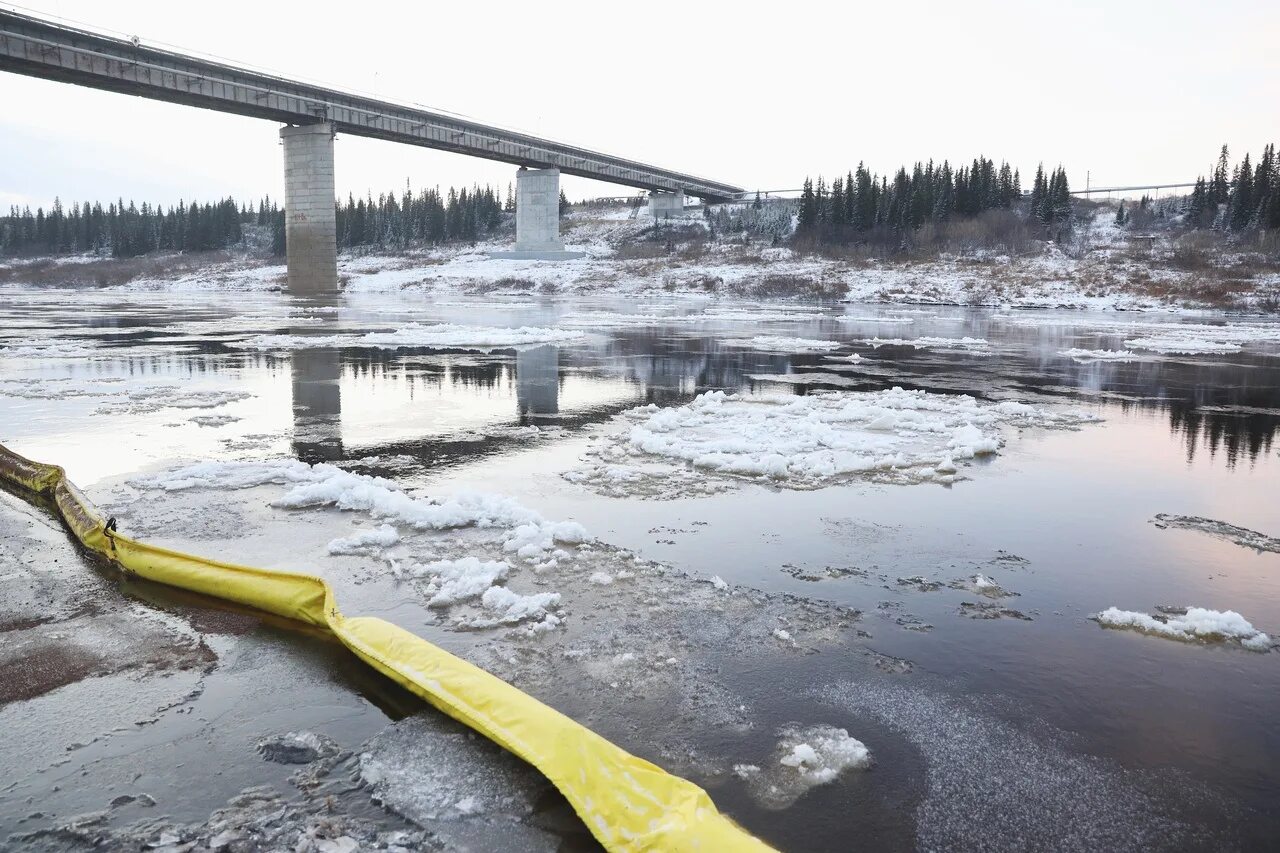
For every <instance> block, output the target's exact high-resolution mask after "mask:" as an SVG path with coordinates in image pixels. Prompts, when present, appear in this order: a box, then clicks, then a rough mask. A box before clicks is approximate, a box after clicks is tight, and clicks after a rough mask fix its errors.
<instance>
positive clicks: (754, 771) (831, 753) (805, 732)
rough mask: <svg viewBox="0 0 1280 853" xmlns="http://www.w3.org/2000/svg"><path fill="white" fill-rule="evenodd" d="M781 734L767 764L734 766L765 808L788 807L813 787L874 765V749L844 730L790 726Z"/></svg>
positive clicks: (735, 770)
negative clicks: (871, 749) (872, 757)
mask: <svg viewBox="0 0 1280 853" xmlns="http://www.w3.org/2000/svg"><path fill="white" fill-rule="evenodd" d="M779 734H780V738H779V740H778V745H777V747H776V748H775V749H774V755H773V758H772V759H771V761H770V762H768V763H767V765H766V767H764V768H761V767H759V766H757V765H754V764H738V765H735V766H734V768H733V770H734V774H735V775H736V776H738V777H739V778H741V779H743V780H744V781H745V782H746V783H747V788H748V790H750V792H751V795H752V796H753V797H755V798H756V799H757V800H758V801H759V802H760V803H761V805H763V806H765V807H766V808H771V809H785V808H787V807H788V806H790V805H791V804H792V803H794V802H795V801H796V800H798V799H800V798H801V797H802V796H804V794H805V793H806V792H807V791H809V790H810V789H811V788H815V787H817V786H819V785H826V784H829V783H831V782H834V781H835V780H836V779H838V778H839V777H840V776H841V774H843V773H844V772H845V771H847V770H862V769H866V768H867V767H870V766H871V751H870V750H868V749H867V747H866V746H865V745H864V744H863V743H862V741H860V740H858V739H857V738H853V737H850V736H849V733H848V732H847V731H845V730H844V729H838V728H835V727H834V726H826V725H818V726H809V727H807V728H799V727H796V726H791V727H788V728H785V729H783V730H782V731H781V732H780V733H779Z"/></svg>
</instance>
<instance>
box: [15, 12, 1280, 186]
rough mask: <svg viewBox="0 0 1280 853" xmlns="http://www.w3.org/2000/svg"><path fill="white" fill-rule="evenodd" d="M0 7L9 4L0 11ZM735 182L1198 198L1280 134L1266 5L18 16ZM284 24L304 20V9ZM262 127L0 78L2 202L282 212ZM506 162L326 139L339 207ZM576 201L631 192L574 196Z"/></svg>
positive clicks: (273, 155)
mask: <svg viewBox="0 0 1280 853" xmlns="http://www.w3.org/2000/svg"><path fill="white" fill-rule="evenodd" d="M0 5H8V4H4V3H3V2H0ZM23 5H25V6H28V7H32V8H34V9H36V10H38V11H39V12H43V13H46V14H48V15H57V16H62V17H65V18H70V19H73V20H75V21H78V22H82V23H83V24H87V25H90V26H91V28H96V29H103V30H112V31H117V32H122V33H125V34H129V35H133V34H136V35H137V36H138V37H139V38H141V39H142V41H143V42H144V43H151V44H157V45H159V44H161V43H163V44H166V45H175V46H180V47H182V48H185V49H190V50H193V51H197V52H201V53H205V54H213V55H217V56H221V57H225V58H229V59H232V60H235V61H239V62H244V63H248V64H253V65H256V66H260V67H265V68H269V69H272V70H274V71H277V72H280V73H283V74H286V75H291V76H298V77H304V78H310V79H313V80H317V81H322V82H328V83H332V84H336V85H339V86H342V87H344V88H350V89H356V90H363V91H367V92H371V93H376V94H380V95H384V96H386V97H390V98H397V99H404V100H410V101H414V102H417V103H420V104H423V105H426V106H431V107H434V108H438V109H445V110H450V111H454V112H458V113H462V114H465V115H467V116H469V117H471V118H474V119H478V120H481V121H485V122H489V123H493V124H500V125H503V126H507V127H514V128H518V129H522V130H526V131H530V132H534V133H538V134H541V135H545V136H548V137H551V138H553V139H558V140H563V141H566V142H570V143H573V144H575V145H580V146H584V147H589V148H596V149H598V150H601V151H604V152H606V153H610V154H616V155H619V156H626V157H631V158H634V159H639V160H643V161H645V162H649V163H652V164H654V165H660V166H664V167H667V168H671V169H677V170H680V171H684V172H690V173H693V174H697V175H702V176H705V177H708V178H712V179H715V180H720V181H724V182H727V183H732V184H737V185H739V186H744V187H749V188H751V189H756V188H761V189H780V188H790V187H795V186H798V185H799V184H800V182H801V180H802V179H803V177H804V176H805V175H806V174H814V175H816V174H818V173H823V174H826V175H828V176H830V175H832V174H835V173H843V172H844V171H845V170H847V169H851V168H853V167H855V166H856V165H857V163H858V161H859V160H862V161H865V162H866V164H867V166H868V167H869V168H872V169H874V170H876V171H880V172H883V171H886V170H892V169H895V168H896V167H897V166H898V165H899V164H902V163H910V162H912V161H915V160H917V159H927V158H929V157H933V158H935V159H938V160H941V159H943V158H949V159H950V160H951V161H952V162H953V163H956V162H959V161H964V162H967V161H969V160H971V159H972V158H973V157H975V156H976V155H978V154H985V155H987V156H989V157H992V158H994V159H995V160H997V161H999V160H1001V159H1008V160H1009V161H1010V162H1011V163H1013V165H1014V166H1016V167H1018V168H1020V169H1021V170H1022V173H1023V176H1024V184H1025V181H1026V179H1027V177H1028V176H1029V174H1030V173H1032V172H1034V170H1035V166H1036V163H1037V162H1038V161H1041V160H1043V161H1044V162H1045V163H1046V165H1056V164H1057V163H1062V164H1063V165H1065V166H1066V168H1067V171H1068V174H1069V176H1070V178H1071V182H1072V186H1073V187H1083V186H1084V184H1085V173H1086V170H1088V171H1090V172H1091V173H1092V183H1093V185H1094V186H1098V185H1106V184H1114V183H1126V184H1134V183H1151V182H1173V181H1183V180H1188V179H1194V178H1195V176H1196V174H1197V173H1200V172H1204V171H1206V170H1207V168H1208V167H1209V164H1210V163H1211V162H1212V160H1213V158H1214V156H1215V154H1216V152H1217V149H1218V147H1219V146H1220V145H1222V144H1223V143H1224V142H1225V143H1227V144H1229V145H1230V146H1231V148H1232V152H1233V155H1238V154H1240V153H1243V152H1244V151H1246V150H1248V151H1251V152H1255V154H1256V152H1257V151H1259V150H1260V149H1261V148H1262V146H1263V144H1265V143H1266V142H1270V141H1277V140H1280V121H1278V117H1280V111H1278V110H1280V50H1277V47H1276V46H1277V45H1278V44H1280V3H1277V2H1274V0H1219V2H1215V3H1212V4H1210V3H1205V2H1180V0H1172V1H1171V0H1160V2H1135V1H1134V0H1109V2H1093V0H1090V2H1070V3H1066V2H1044V3H1033V2H964V3H958V2H938V3H928V2H905V0H898V2H892V3H883V4H877V5H875V6H862V5H857V4H852V3H835V2H831V0H825V2H808V0H786V2H774V3H767V4H754V3H752V4H747V3H742V2H734V3H718V2H689V0H681V2H667V0H648V2H645V3H643V4H639V3H626V4H619V3H601V2H582V3H578V2H565V3H558V2H550V0H544V2H541V3H536V4H534V3H528V2H524V3H514V2H513V3H508V2H500V0H469V2H461V0H450V2H439V0H435V2H426V3H423V2H417V3H412V4H410V3H404V4H401V3H390V2H382V0H362V2H359V3H354V4H353V3H330V2H318V3H309V4H306V5H305V6H303V5H301V4H295V3H270V2H263V0H254V1H253V2H245V0H219V2H218V3H216V4H189V3H175V2H173V0H159V2H152V0H138V1H137V2H131V0H113V2H112V3H110V4H106V3H102V2H101V0H68V1H67V2H57V0H24V3H23ZM295 9H306V10H307V11H306V12H296V11H293V10H295ZM278 141H279V140H278V125H276V124H274V123H272V122H268V121H262V120H259V119H249V118H240V117H237V116H231V115H224V114H221V113H215V112H208V111H205V110H199V109H194V108H191V107H184V106H177V105H173V104H165V103H161V102H156V101H148V100H144V99H141V98H136V97H129V96H125V95H117V94H112V93H107V92H98V91H94V90H90V89H83V88H79V87H75V86H69V85H66V84H63V83H54V82H48V81H43V80H36V79H31V78H26V77H20V76H17V75H14V74H8V73H0V205H4V206H5V207H7V206H8V205H9V204H12V203H18V204H23V203H29V204H32V205H34V204H38V203H39V204H47V203H48V202H49V201H51V200H52V199H53V197H54V196H60V197H61V198H62V199H63V200H64V201H69V200H84V199H93V200H98V199H110V198H114V197H116V196H123V197H125V198H134V199H136V200H138V201H142V200H144V199H146V200H151V201H158V202H162V203H171V202H173V201H176V200H177V199H178V198H180V197H181V198H188V199H189V198H200V199H209V198H213V197H220V196H225V195H232V196H235V197H237V198H257V197H260V196H261V195H263V194H264V193H269V194H271V195H273V196H277V197H279V196H281V194H282V188H283V174H282V166H281V152H280V148H279V145H278ZM514 171H515V169H514V167H512V166H509V165H506V164H502V163H492V162H488V161H484V160H478V159H474V158H469V157H464V156H460V155H456V154H445V153H441V152H436V151H430V150H427V149H423V148H415V147H412V146H407V145H398V144H395V143H390V142H381V141H376V140H368V139H360V138H357V137H351V136H339V138H338V142H337V185H338V191H339V193H340V194H343V195H345V194H346V193H347V192H349V191H351V192H355V193H360V194H362V193H364V192H366V191H368V190H372V191H373V193H374V195H377V193H378V192H380V191H384V190H391V189H399V188H402V187H403V186H404V184H405V180H406V178H407V179H408V180H409V181H410V182H411V184H412V185H413V186H414V187H422V186H429V185H439V186H441V187H444V186H448V185H450V184H454V185H463V184H471V183H476V182H479V183H485V182H492V183H496V184H501V185H502V186H504V187H505V185H506V184H507V183H508V182H509V181H511V180H512V179H513V177H514ZM563 185H564V187H565V189H566V191H567V192H568V194H569V195H570V197H571V198H577V197H581V196H583V195H597V194H624V193H625V192H626V190H625V189H621V188H616V187H611V186H609V185H604V184H597V183H593V182H590V181H585V180H581V179H576V178H572V177H566V178H565V179H564V181H563Z"/></svg>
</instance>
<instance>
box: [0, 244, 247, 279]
mask: <svg viewBox="0 0 1280 853" xmlns="http://www.w3.org/2000/svg"><path fill="white" fill-rule="evenodd" d="M232 257H233V256H232V254H231V253H230V252H225V251H218V252H191V253H187V254H181V255H144V256H142V257H137V258H103V259H101V260H95V261H88V262H85V263H58V262H57V261H54V260H51V259H48V258H45V259H41V260H37V261H30V262H27V263H15V264H13V265H11V266H4V267H0V283H4V284H31V285H36V286H53V287H113V286H116V285H121V284H128V283H129V282H131V281H135V280H138V279H163V278H177V277H178V276H181V275H186V274H188V273H192V272H196V271H197V270H200V269H203V268H205V267H207V266H210V265H213V264H218V263H225V262H227V261H229V260H231V259H232Z"/></svg>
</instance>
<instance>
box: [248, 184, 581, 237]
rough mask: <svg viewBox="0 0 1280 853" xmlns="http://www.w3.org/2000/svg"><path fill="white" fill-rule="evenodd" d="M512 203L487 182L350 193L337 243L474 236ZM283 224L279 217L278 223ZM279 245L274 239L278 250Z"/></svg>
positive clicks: (497, 221)
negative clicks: (445, 188) (444, 189)
mask: <svg viewBox="0 0 1280 853" xmlns="http://www.w3.org/2000/svg"><path fill="white" fill-rule="evenodd" d="M562 202H563V199H562ZM515 209H516V205H515V197H514V196H513V195H512V192H511V189H510V188H508V189H507V199H506V203H505V205H504V204H503V203H502V202H501V201H499V200H498V194H497V193H496V192H495V191H494V189H493V188H492V187H488V186H485V187H479V186H477V187H472V188H471V189H469V190H468V189H467V188H466V187H464V188H462V189H461V190H455V189H453V188H452V187H450V188H449V192H448V193H447V194H445V195H441V193H440V191H439V190H436V189H428V190H421V191H419V192H417V193H414V192H413V191H412V190H410V189H409V188H408V187H407V186H406V187H405V191H404V193H403V194H401V195H400V197H399V198H397V197H396V195H395V194H394V193H388V194H384V195H380V196H378V198H377V199H376V200H375V199H374V198H373V197H372V196H369V197H368V198H367V199H364V198H362V199H356V198H355V197H354V196H351V195H348V196H347V200H346V201H345V202H341V203H339V204H338V210H337V213H338V248H339V249H352V248H357V247H361V246H370V247H376V248H379V249H403V248H406V247H408V246H411V245H424V244H425V245H433V244H438V243H447V242H451V241H454V240H462V241H472V240H478V239H480V238H482V237H485V236H487V235H488V234H490V233H492V232H493V231H495V230H496V229H497V228H498V227H499V226H500V225H501V224H502V214H503V212H504V211H505V212H508V213H514V212H515ZM283 224H284V220H283V218H281V219H280V226H281V227H283ZM273 237H277V235H275V234H273ZM282 239H283V235H278V240H277V239H273V243H276V242H279V240H282ZM283 248H284V245H283V243H282V242H279V246H278V249H279V250H280V252H283Z"/></svg>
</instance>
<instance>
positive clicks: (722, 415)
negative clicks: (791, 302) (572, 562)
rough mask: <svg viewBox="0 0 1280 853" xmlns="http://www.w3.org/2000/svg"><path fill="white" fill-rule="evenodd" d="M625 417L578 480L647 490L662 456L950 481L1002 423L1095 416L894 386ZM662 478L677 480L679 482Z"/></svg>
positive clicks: (695, 405)
mask: <svg viewBox="0 0 1280 853" xmlns="http://www.w3.org/2000/svg"><path fill="white" fill-rule="evenodd" d="M626 417H627V418H629V419H630V420H632V421H635V424H634V426H632V427H631V429H630V430H629V432H626V433H624V434H621V435H619V436H616V437H615V438H614V440H613V443H606V444H605V445H604V446H603V447H598V448H597V449H596V450H595V451H594V452H595V455H596V456H597V458H598V459H599V460H600V464H598V465H596V466H595V467H594V468H591V469H589V470H586V471H582V470H579V471H577V472H573V473H572V474H571V475H570V476H569V478H570V479H571V480H572V481H575V482H581V483H585V484H588V485H593V486H596V487H597V488H600V487H601V486H607V488H608V489H609V490H610V493H613V491H616V490H617V489H627V490H632V489H634V490H636V491H637V492H638V493H643V492H644V487H645V485H646V482H647V481H648V480H655V479H660V478H662V477H663V476H665V474H664V472H662V471H655V470H653V469H652V468H651V467H649V466H646V465H644V464H643V463H644V461H645V460H649V459H654V458H658V459H662V460H666V461H668V462H671V463H677V464H680V465H686V464H687V465H689V466H692V469H693V470H695V471H700V472H706V473H711V474H723V475H730V476H737V477H746V478H760V479H768V480H771V481H773V482H775V483H778V484H781V485H788V486H791V487H795V488H813V487H818V486H822V485H825V484H828V483H830V482H832V481H835V480H837V479H839V478H842V477H848V476H853V475H864V476H873V477H879V478H883V479H890V480H894V481H898V482H926V481H933V482H943V483H947V482H951V481H952V480H953V479H954V478H955V476H956V462H955V461H956V460H962V459H972V458H974V457H976V456H982V455H987V454H993V453H996V452H997V451H998V450H999V449H1000V447H1001V446H1002V444H1003V443H1004V434H1003V429H1004V428H1006V427H1032V426H1040V427H1053V426H1070V425H1074V424H1078V423H1081V422H1084V421H1087V420H1092V419H1093V418H1092V416H1087V415H1081V414H1078V413H1071V412H1064V411H1053V410H1051V409H1049V408H1046V407H1034V406H1030V405H1026V404H1023V403H1017V402H1012V401H1007V402H1001V403H984V402H980V401H978V400H976V399H974V398H973V397H970V396H965V395H947V394H932V393H929V392H926V391H908V390H904V389H902V388H897V387H895V388H892V389H888V390H884V391H868V392H828V393H820V394H811V395H807V396H804V397H795V396H789V395H762V396H745V395H737V394H732V395H731V394H725V393H724V392H722V391H712V392H707V393H705V394H701V395H699V396H698V397H697V398H695V399H694V400H693V401H692V402H691V403H689V404H687V405H683V406H676V407H672V408H665V409H664V408H658V407H656V406H652V405H650V406H644V407H641V408H639V409H635V410H632V411H631V412H629V413H627V415H626ZM627 463H631V464H630V465H628V464H627ZM637 463H640V464H637ZM618 471H625V472H628V476H626V477H622V476H618V475H617V472H618ZM664 482H665V483H666V484H667V485H670V483H672V482H675V483H677V484H678V483H679V478H668V479H667V480H665V481H664Z"/></svg>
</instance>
